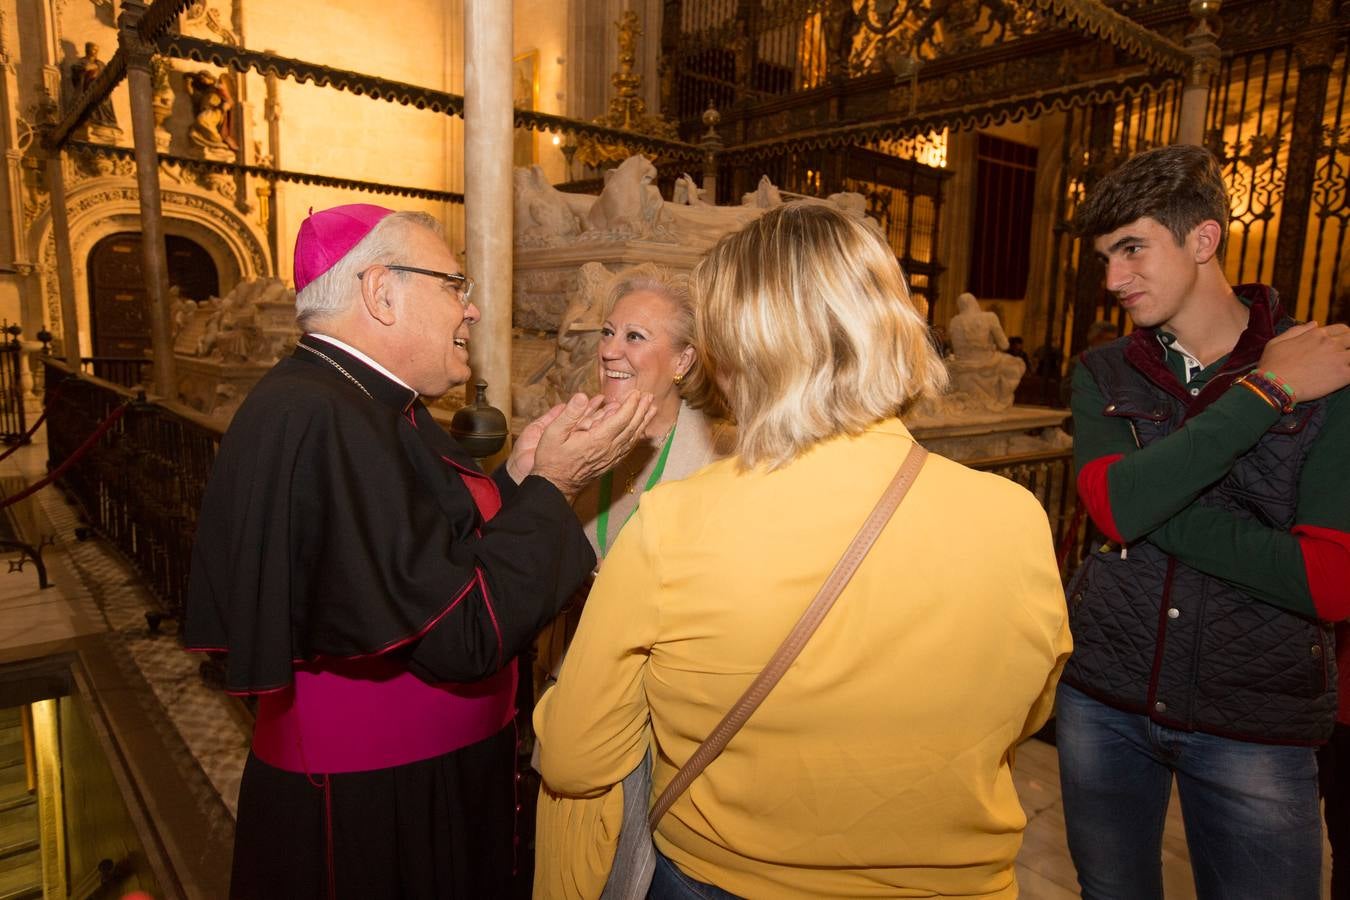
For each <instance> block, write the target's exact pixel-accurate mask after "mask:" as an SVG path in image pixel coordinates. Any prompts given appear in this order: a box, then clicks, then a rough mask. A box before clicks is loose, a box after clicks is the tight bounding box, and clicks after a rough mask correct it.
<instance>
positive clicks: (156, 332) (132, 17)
mask: <svg viewBox="0 0 1350 900" xmlns="http://www.w3.org/2000/svg"><path fill="white" fill-rule="evenodd" d="M146 8H147V7H146V5H145V3H144V2H142V0H122V16H121V20H120V21H119V22H118V26H119V28H120V29H121V30H120V33H119V41H120V43H121V46H122V49H123V51H125V53H126V58H127V88H128V90H129V91H130V93H131V136H132V141H133V142H134V143H135V147H136V188H137V192H138V193H139V194H140V201H141V252H142V260H141V267H142V272H143V274H144V277H145V289H146V293H147V295H148V296H149V300H150V346H151V349H152V352H153V353H154V359H155V365H154V376H155V377H154V390H155V393H156V394H158V395H159V396H160V397H162V398H164V399H167V400H175V399H177V397H178V377H177V372H176V371H175V369H176V366H175V364H174V358H173V331H172V328H171V326H170V324H169V323H170V311H169V266H168V259H167V257H166V255H165V249H164V215H163V207H162V204H161V202H160V197H159V153H158V150H157V148H156V146H155V107H154V94H155V87H154V75H153V69H152V63H151V58H152V48H151V47H150V46H149V45H148V44H146V43H145V41H143V40H142V39H141V36H140V33H139V32H138V31H137V30H136V25H137V23H138V22H139V21H140V18H141V16H142V15H143V14H144V13H145V10H146ZM53 202H54V198H53Z"/></svg>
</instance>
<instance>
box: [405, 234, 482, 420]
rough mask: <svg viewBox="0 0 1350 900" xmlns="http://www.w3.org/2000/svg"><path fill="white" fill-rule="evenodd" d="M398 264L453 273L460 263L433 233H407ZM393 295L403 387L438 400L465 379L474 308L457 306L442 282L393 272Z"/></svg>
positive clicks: (452, 293) (454, 296) (451, 290)
mask: <svg viewBox="0 0 1350 900" xmlns="http://www.w3.org/2000/svg"><path fill="white" fill-rule="evenodd" d="M408 232H409V233H408V239H407V241H406V242H405V243H404V249H403V253H402V254H400V256H399V258H398V259H397V260H395V262H397V263H398V264H401V265H407V266H415V267H417V268H420V269H428V270H431V271H435V272H446V273H451V274H453V273H455V272H458V271H459V264H458V263H457V262H456V261H455V256H454V254H453V253H451V252H450V248H449V247H447V246H446V245H445V241H443V240H441V239H440V238H439V237H437V236H436V234H435V233H434V232H432V231H428V230H427V229H425V228H420V227H412V228H409V229H408ZM393 290H394V292H395V296H396V298H397V302H398V305H399V317H398V327H399V329H400V330H401V331H402V337H403V340H402V346H403V350H404V359H403V360H400V361H399V364H398V368H397V369H396V371H400V374H402V375H403V377H404V378H405V380H407V381H408V384H409V385H410V386H411V387H413V388H414V389H415V390H417V391H418V392H419V393H421V394H424V395H426V396H428V397H439V396H440V395H442V394H444V393H445V392H446V391H448V390H450V389H451V388H452V387H455V386H457V385H461V384H464V383H465V382H467V381H468V380H469V375H470V370H469V326H471V325H473V324H474V323H475V322H477V321H478V319H479V313H478V307H476V306H474V305H473V304H472V303H465V302H463V301H462V299H461V297H460V294H459V293H458V292H457V291H456V290H455V289H454V288H452V287H450V286H449V285H447V284H446V282H445V281H444V280H443V279H440V278H436V277H433V276H430V275H422V274H419V273H416V272H401V273H395V277H394V278H393Z"/></svg>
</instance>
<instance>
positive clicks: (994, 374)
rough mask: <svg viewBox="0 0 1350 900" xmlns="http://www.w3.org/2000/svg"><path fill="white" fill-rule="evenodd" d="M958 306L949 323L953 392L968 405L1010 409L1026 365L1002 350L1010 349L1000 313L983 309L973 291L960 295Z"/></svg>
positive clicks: (950, 370) (948, 367)
mask: <svg viewBox="0 0 1350 900" xmlns="http://www.w3.org/2000/svg"><path fill="white" fill-rule="evenodd" d="M956 308H957V310H958V312H957V314H956V315H955V316H953V317H952V320H951V322H950V323H949V324H948V326H947V336H948V339H949V340H950V341H951V344H952V357H951V359H949V360H948V362H947V369H948V371H949V372H950V373H951V376H952V387H953V390H954V392H955V393H956V394H961V395H965V398H966V404H967V406H968V407H976V408H982V409H988V410H1001V409H1007V408H1008V407H1010V406H1012V402H1013V393H1014V392H1015V391H1016V390H1017V383H1018V382H1019V381H1021V380H1022V374H1023V373H1024V372H1026V369H1027V364H1026V363H1025V362H1023V361H1022V360H1020V359H1018V358H1017V357H1015V356H1011V355H1009V354H1007V353H1004V352H1003V351H1005V350H1007V349H1008V336H1007V335H1005V334H1004V333H1003V326H1001V325H1000V324H999V322H998V316H996V315H994V314H993V313H991V312H983V311H982V310H981V309H980V301H978V300H976V299H975V295H974V294H969V293H966V294H962V295H961V296H960V297H957V298H956Z"/></svg>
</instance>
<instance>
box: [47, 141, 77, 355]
mask: <svg viewBox="0 0 1350 900" xmlns="http://www.w3.org/2000/svg"><path fill="white" fill-rule="evenodd" d="M63 166H64V161H63V160H62V158H61V152H60V151H59V150H58V151H56V152H54V153H53V154H52V155H51V156H50V157H48V158H47V189H48V191H50V196H51V201H52V237H53V238H55V240H56V283H57V288H58V290H59V291H60V294H61V347H62V349H63V350H65V354H66V362H68V363H70V365H71V367H72V368H74V369H76V370H78V369H79V368H80V319H79V314H78V312H77V311H76V309H75V261H74V258H73V257H72V256H71V253H70V220H69V219H68V218H67V217H66V173H65V169H64V168H63Z"/></svg>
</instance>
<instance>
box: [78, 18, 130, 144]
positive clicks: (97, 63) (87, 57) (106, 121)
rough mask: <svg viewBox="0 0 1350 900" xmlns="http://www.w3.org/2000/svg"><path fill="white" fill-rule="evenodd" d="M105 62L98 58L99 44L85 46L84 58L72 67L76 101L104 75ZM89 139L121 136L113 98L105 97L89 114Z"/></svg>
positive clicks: (89, 43) (91, 43) (92, 43)
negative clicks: (101, 131) (105, 131)
mask: <svg viewBox="0 0 1350 900" xmlns="http://www.w3.org/2000/svg"><path fill="white" fill-rule="evenodd" d="M103 65H104V63H103V60H101V59H99V58H98V44H95V43H94V42H93V41H90V42H88V43H87V44H85V45H84V56H82V57H80V58H79V59H77V60H75V62H74V64H72V65H71V67H70V82H71V86H72V87H73V88H74V95H73V98H72V99H74V100H78V99H79V98H80V97H82V96H83V95H84V94H86V93H88V92H89V90H90V89H91V88H93V86H94V82H95V81H98V77H99V76H100V75H102V74H103ZM88 124H89V137H90V138H92V139H95V140H100V139H102V140H107V139H115V138H116V136H117V135H118V134H121V129H120V128H119V127H118V125H117V113H116V112H114V111H113V105H112V97H111V96H108V97H104V98H103V100H102V101H100V102H99V104H98V105H97V106H95V107H94V108H93V110H92V111H91V112H90V113H89V119H88ZM100 129H106V130H108V131H111V132H113V133H112V134H107V133H103V134H100V133H99V131H100Z"/></svg>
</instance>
